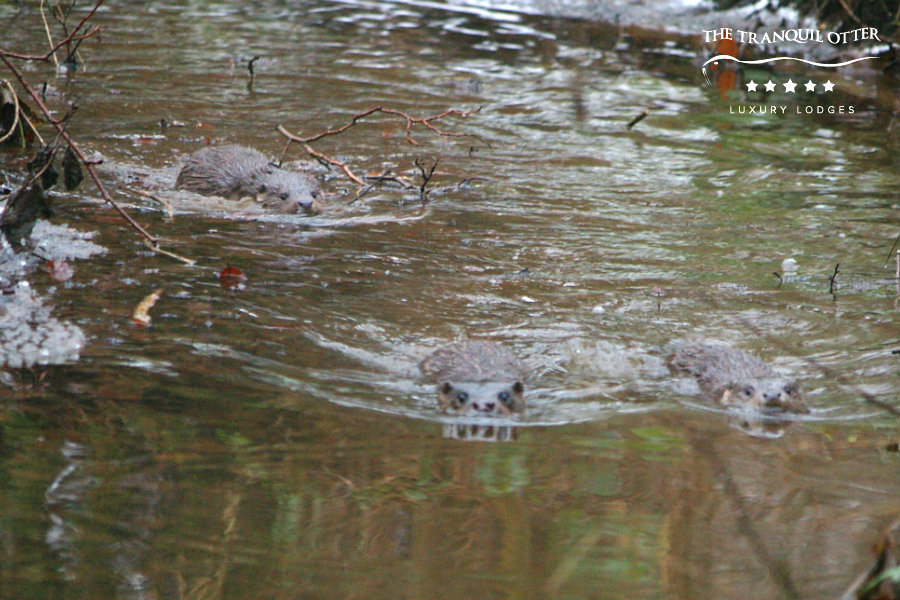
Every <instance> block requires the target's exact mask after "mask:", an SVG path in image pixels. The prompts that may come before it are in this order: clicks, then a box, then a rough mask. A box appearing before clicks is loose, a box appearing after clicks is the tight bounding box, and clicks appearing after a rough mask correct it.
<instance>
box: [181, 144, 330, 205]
mask: <svg viewBox="0 0 900 600" xmlns="http://www.w3.org/2000/svg"><path fill="white" fill-rule="evenodd" d="M175 187H176V188H177V189H182V190H188V191H190V192H195V193H197V194H202V195H204V196H222V197H225V198H228V199H231V200H238V199H241V198H244V197H247V196H250V197H252V198H254V199H255V200H256V201H257V202H259V203H260V204H262V205H263V206H264V207H266V208H272V209H275V210H278V211H280V212H286V213H296V212H299V211H300V210H303V211H304V212H306V213H307V214H315V213H320V212H322V203H321V201H320V199H319V197H320V192H319V184H318V182H316V180H315V179H313V178H312V177H311V176H309V175H306V174H303V173H297V172H294V171H286V170H284V169H281V168H279V167H276V166H274V165H273V164H272V163H271V162H270V161H269V159H267V158H266V157H265V156H264V155H263V154H262V153H261V152H259V151H257V150H254V149H253V148H247V147H246V146H238V145H226V146H207V147H205V148H201V149H200V150H198V151H197V152H195V153H194V154H192V155H191V156H190V157H189V158H188V159H187V161H186V162H185V164H184V167H183V168H182V169H181V172H180V173H179V174H178V179H177V180H176V181H175Z"/></svg>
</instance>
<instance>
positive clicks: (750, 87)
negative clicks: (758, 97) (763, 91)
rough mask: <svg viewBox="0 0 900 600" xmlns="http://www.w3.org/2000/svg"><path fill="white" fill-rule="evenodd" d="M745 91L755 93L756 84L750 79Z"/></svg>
mask: <svg viewBox="0 0 900 600" xmlns="http://www.w3.org/2000/svg"><path fill="white" fill-rule="evenodd" d="M747 91H748V92H755V91H756V82H755V81H753V80H752V79H751V80H750V83H748V84H747Z"/></svg>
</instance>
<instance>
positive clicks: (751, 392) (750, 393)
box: [744, 385, 753, 396]
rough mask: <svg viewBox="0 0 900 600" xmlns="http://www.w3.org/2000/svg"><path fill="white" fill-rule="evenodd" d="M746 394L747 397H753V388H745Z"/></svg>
mask: <svg viewBox="0 0 900 600" xmlns="http://www.w3.org/2000/svg"><path fill="white" fill-rule="evenodd" d="M744 394H746V395H747V396H752V395H753V386H750V385H748V386H747V387H745V388H744Z"/></svg>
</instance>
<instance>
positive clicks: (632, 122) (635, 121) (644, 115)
mask: <svg viewBox="0 0 900 600" xmlns="http://www.w3.org/2000/svg"><path fill="white" fill-rule="evenodd" d="M649 114H650V111H649V110H644V111H643V112H642V113H641V114H639V115H638V116H636V117H635V118H633V119H632V120H630V121H628V125H626V126H625V127H626V128H628V129H631V128H632V127H634V126H635V125H637V124H638V123H640V122H641V121H643V120H644V119H646V118H647V115H649Z"/></svg>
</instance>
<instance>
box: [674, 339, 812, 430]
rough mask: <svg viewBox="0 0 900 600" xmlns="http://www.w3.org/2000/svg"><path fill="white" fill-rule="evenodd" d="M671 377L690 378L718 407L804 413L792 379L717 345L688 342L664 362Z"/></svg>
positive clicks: (715, 343) (735, 350) (750, 356)
mask: <svg viewBox="0 0 900 600" xmlns="http://www.w3.org/2000/svg"><path fill="white" fill-rule="evenodd" d="M666 364H667V365H668V366H669V370H670V371H671V372H672V373H673V374H675V375H691V376H693V377H694V378H696V379H697V383H698V384H699V385H700V391H701V392H703V394H705V395H706V396H708V397H710V398H711V399H713V400H715V401H716V402H718V403H719V404H721V405H722V406H737V407H741V408H752V409H757V410H761V411H765V412H792V413H808V412H809V408H807V406H806V403H805V402H804V401H803V398H802V396H801V394H800V386H799V385H798V384H797V382H796V381H794V380H793V379H788V378H786V377H784V376H783V375H781V374H779V373H778V372H777V371H776V370H775V369H773V368H772V367H770V366H769V365H767V364H766V363H764V362H762V361H761V360H759V359H758V358H756V357H755V356H752V355H750V354H747V353H746V352H744V351H742V350H737V349H735V348H732V347H731V346H727V345H725V344H722V343H717V342H697V343H690V344H687V345H686V346H684V347H683V348H680V349H678V350H677V351H676V352H674V353H673V354H672V355H670V356H669V357H668V358H667V359H666Z"/></svg>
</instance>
